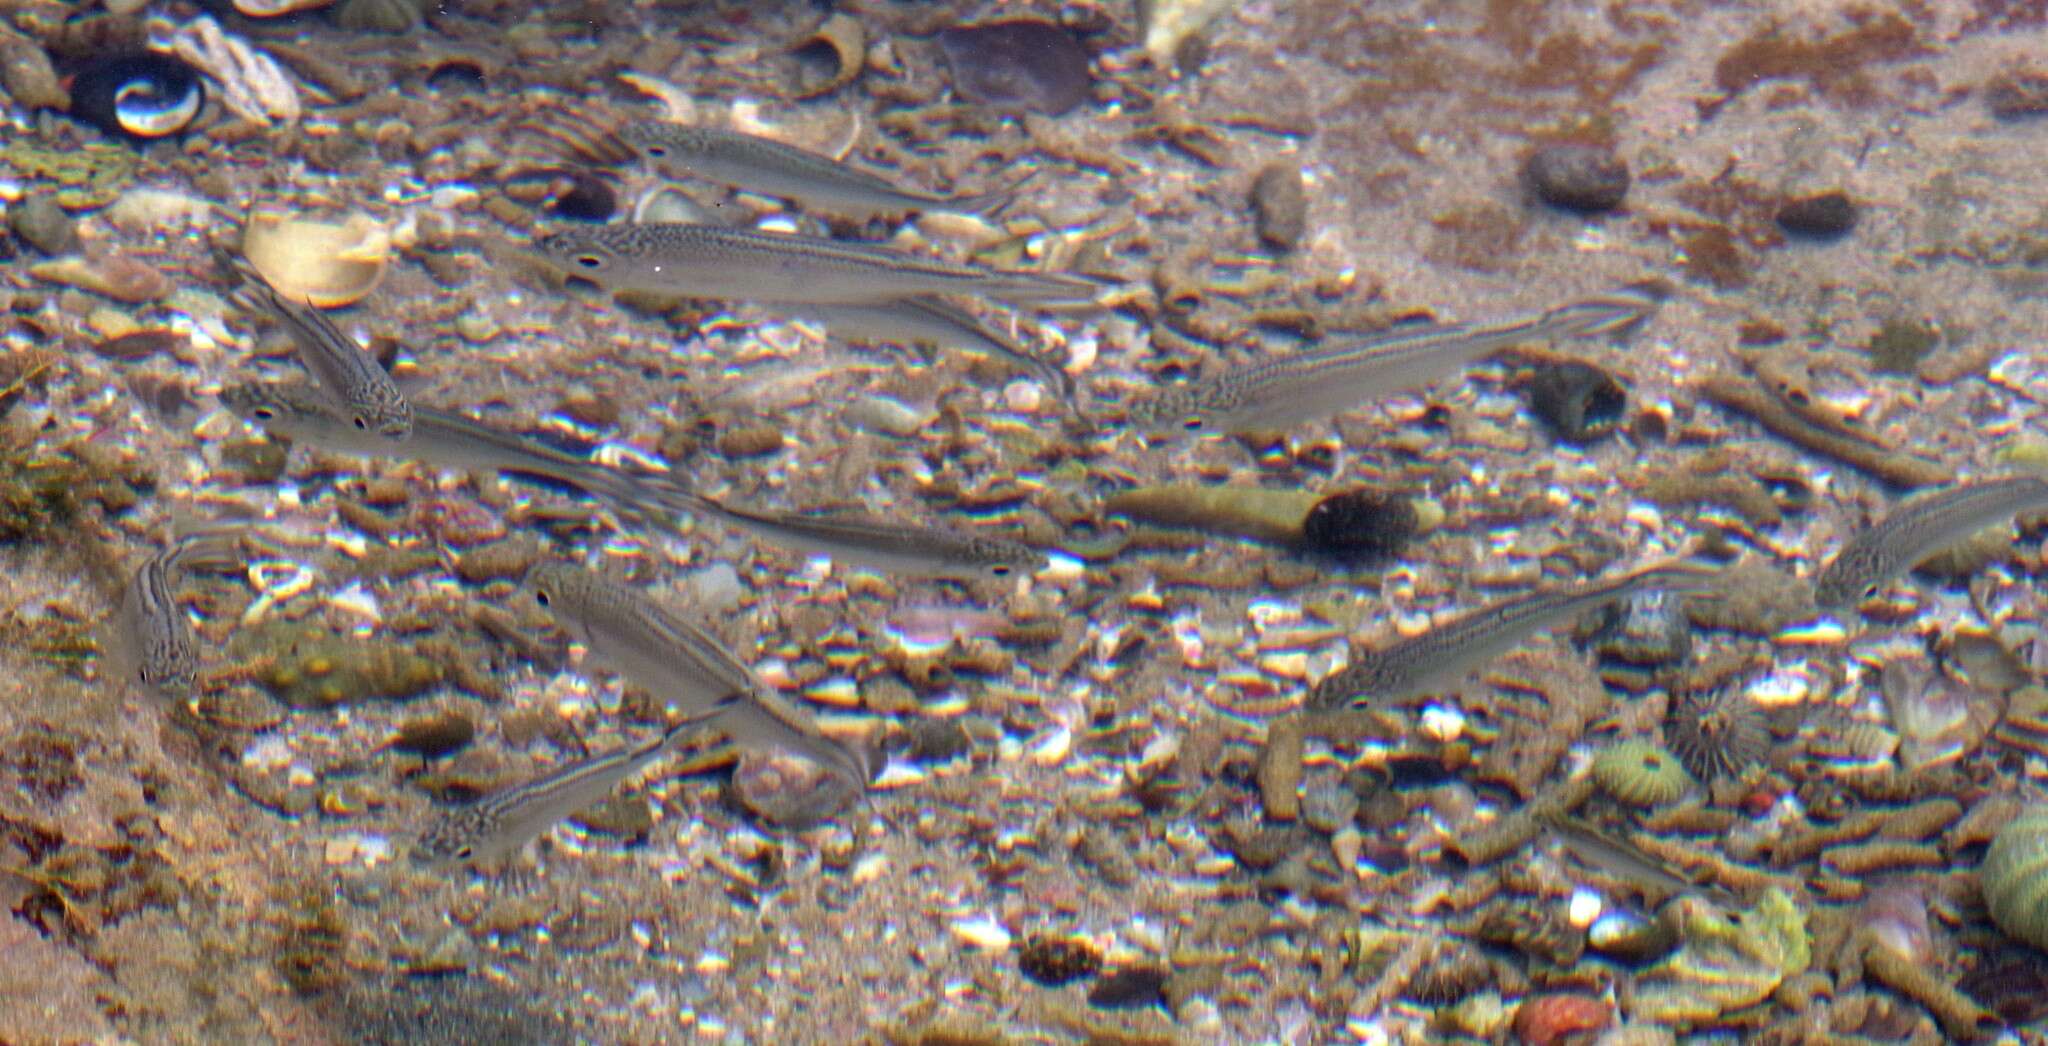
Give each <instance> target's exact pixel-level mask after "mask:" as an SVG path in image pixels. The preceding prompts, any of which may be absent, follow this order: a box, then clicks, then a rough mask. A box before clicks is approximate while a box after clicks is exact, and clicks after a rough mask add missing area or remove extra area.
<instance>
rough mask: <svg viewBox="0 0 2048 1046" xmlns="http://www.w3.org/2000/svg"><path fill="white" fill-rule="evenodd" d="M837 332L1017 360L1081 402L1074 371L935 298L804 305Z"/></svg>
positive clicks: (1073, 402) (1065, 397) (1075, 403)
mask: <svg viewBox="0 0 2048 1046" xmlns="http://www.w3.org/2000/svg"><path fill="white" fill-rule="evenodd" d="M803 311H804V312H805V313H806V314H807V315H811V316H814V317H816V318H818V319H820V320H822V321H824V323H825V325H826V326H828V327H831V328H832V330H833V331H834V332H836V333H838V334H839V335H840V336H841V337H849V336H850V337H854V338H858V339H874V340H878V341H892V342H897V343H900V344H903V343H907V344H914V345H936V346H938V347H939V348H942V349H960V350H964V351H967V352H978V353H982V354H984V355H989V356H995V357H997V358H999V359H1003V360H1007V361H1009V362H1011V363H1013V364H1016V365H1017V366H1018V367H1019V368H1021V369H1023V370H1024V371H1026V372H1027V373H1029V374H1030V375H1031V376H1032V377H1033V378H1036V379H1037V380H1038V382H1039V384H1042V385H1044V386H1045V387H1047V388H1049V389H1052V390H1053V391H1055V392H1057V393H1059V395H1060V398H1061V401H1062V402H1063V403H1065V404H1067V405H1068V406H1069V407H1070V408H1078V407H1079V406H1080V391H1079V390H1078V389H1077V388H1076V387H1075V385H1074V377H1073V375H1071V374H1068V373H1067V372H1066V371H1064V370H1061V369H1060V368H1059V366H1058V365H1057V364H1055V363H1054V362H1053V361H1051V360H1049V359H1046V358H1045V357H1043V356H1040V355H1037V354H1036V353H1033V352H1031V351H1029V350H1027V349H1025V348H1024V347H1023V346H1020V345H1018V344H1017V343H1015V342H1013V341H1011V340H1010V339H1008V338H1006V337H1004V336H1003V335H1001V334H999V333H997V332H995V331H994V330H991V329H990V328H989V327H988V326H987V325H986V324H984V323H982V322H981V321H980V320H978V319H976V318H974V316H973V315H971V314H969V313H968V312H967V311H966V310H964V309H961V308H959V307H958V306H955V305H953V304H951V303H949V302H945V301H942V300H940V299H937V298H905V299H903V300H902V301H892V302H884V303H882V304H879V305H816V306H812V307H811V308H809V309H806V310H803Z"/></svg>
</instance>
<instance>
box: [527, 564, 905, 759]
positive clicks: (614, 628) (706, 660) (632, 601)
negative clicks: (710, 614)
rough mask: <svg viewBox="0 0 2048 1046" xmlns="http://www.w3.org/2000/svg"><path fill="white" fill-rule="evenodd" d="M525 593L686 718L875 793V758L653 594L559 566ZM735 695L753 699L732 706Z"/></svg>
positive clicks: (544, 567)
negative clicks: (787, 701)
mask: <svg viewBox="0 0 2048 1046" xmlns="http://www.w3.org/2000/svg"><path fill="white" fill-rule="evenodd" d="M525 587H526V591H527V592H528V593H530V595H531V598H532V599H533V601H534V603H535V604H536V605H538V606H539V607H540V608H541V609H543V610H546V611H547V612H548V613H549V614H550V615H552V616H553V617H554V619H555V621H556V622H557V623H559V624H560V625H561V626H562V627H563V629H565V630H566V631H568V633H569V634H570V635H571V636H573V637H574V638H575V639H576V640H577V641H578V642H580V643H582V644H583V646H584V648H585V649H586V650H587V651H589V656H590V657H591V658H592V659H593V660H594V661H595V663H596V664H597V666H598V667H601V668H606V669H609V670H611V671H614V672H617V673H619V674H620V675H622V676H625V677H626V678H627V679H630V680H632V681H633V682H634V683H636V684H638V685H640V686H641V687H644V688H646V689H647V690H648V691H649V692H651V693H652V694H654V695H655V697H657V698H660V699H664V700H671V701H675V702H676V703H677V704H678V705H679V706H681V708H682V710H683V714H684V715H685V716H687V717H689V718H690V719H691V720H701V721H702V722H704V724H705V725H708V726H711V727H713V728H715V729H719V730H723V731H726V732H727V735H728V736H729V737H731V738H732V739H733V741H734V743H736V744H739V745H741V746H743V747H744V746H747V745H749V744H756V745H758V744H770V745H774V746H775V747H778V748H783V749H785V750H787V751H789V752H791V753H792V754H794V755H798V756H801V757H803V758H805V759H809V760H811V761H812V762H814V763H817V764H818V765H820V766H823V767H825V768H827V769H830V770H832V771H833V772H835V773H837V774H840V775H841V776H843V777H845V778H846V779H847V780H848V781H850V782H857V783H858V786H859V788H860V790H862V791H865V790H866V788H867V784H868V776H867V766H866V763H865V760H863V759H861V758H860V757H859V756H858V755H856V754H855V753H853V752H850V751H849V750H848V749H847V748H846V747H845V746H843V745H841V744H839V743H838V742H836V741H833V740H832V739H831V738H828V737H826V736H825V735H824V734H823V733H821V732H819V730H818V728H817V726H816V725H815V724H814V723H811V722H810V721H809V719H808V717H807V716H805V715H804V714H803V713H801V712H799V711H797V710H795V709H793V708H789V707H788V706H786V705H781V704H780V703H779V702H778V701H777V699H776V698H775V697H774V695H772V694H769V693H767V692H766V690H764V689H763V687H762V686H761V684H760V682H759V681H758V680H757V679H756V678H755V677H754V672H753V670H752V669H750V668H748V667H747V666H746V664H744V663H743V662H741V661H740V659H739V658H737V657H734V656H733V654H732V652H731V651H730V650H727V649H726V647H725V644H723V643H720V642H719V641H718V639H717V638H716V637H714V636H712V635H711V634H710V633H709V632H706V631H704V630H703V629H701V628H698V627H697V626H696V625H694V624H691V623H690V622H688V621H685V620H683V619H682V618H681V617H680V616H678V615H676V614H674V613H672V612H670V611H669V610H667V609H666V608H664V607H662V606H661V604H659V603H657V602H655V600H654V598H653V597H652V596H651V595H649V594H648V593H646V592H643V591H641V590H639V589H636V588H630V587H628V586H625V585H621V584H618V583H616V582H613V581H608V580H606V579H604V578H602V577H599V576H598V575H596V574H594V573H591V572H590V571H588V570H585V569H583V568H582V567H579V566H575V565H573V564H569V563H560V562H552V561H544V562H541V563H536V564H534V566H533V567H532V569H530V570H529V571H527V575H526V585H525ZM734 695H741V696H742V698H743V700H740V701H738V702H733V701H731V700H730V699H731V698H733V696H734Z"/></svg>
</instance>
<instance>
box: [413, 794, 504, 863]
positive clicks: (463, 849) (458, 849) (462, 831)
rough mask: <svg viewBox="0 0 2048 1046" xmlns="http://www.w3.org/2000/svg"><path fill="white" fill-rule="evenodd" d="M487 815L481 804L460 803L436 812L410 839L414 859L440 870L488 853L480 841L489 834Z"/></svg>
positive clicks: (484, 856)
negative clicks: (468, 804)
mask: <svg viewBox="0 0 2048 1046" xmlns="http://www.w3.org/2000/svg"><path fill="white" fill-rule="evenodd" d="M490 827H491V825H490V818H489V817H488V816H487V815H486V813H485V811H484V810H483V808H482V807H481V806H463V807H457V808H456V809H454V810H449V811H446V812H443V813H441V814H440V815H438V816H436V817H435V818H434V820H433V822H432V823H430V824H428V825H427V827H426V830H425V831H422V832H421V833H420V837H419V838H418V839H417V840H415V841H414V842H413V845H412V859H413V863H414V864H417V865H419V866H420V867H422V868H424V869H427V870H429V871H441V870H445V869H449V868H454V867H456V866H457V865H461V864H466V863H468V862H471V861H477V860H483V859H485V858H487V857H488V856H489V855H488V854H485V853H483V852H482V851H481V850H480V849H479V844H480V842H481V841H482V840H484V839H485V838H486V837H487V836H488V835H489V829H490Z"/></svg>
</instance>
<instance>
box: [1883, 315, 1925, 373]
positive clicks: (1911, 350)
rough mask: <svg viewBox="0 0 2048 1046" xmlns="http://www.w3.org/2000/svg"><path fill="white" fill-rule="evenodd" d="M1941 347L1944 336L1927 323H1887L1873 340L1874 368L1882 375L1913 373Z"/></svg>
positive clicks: (1895, 320)
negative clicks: (1928, 356)
mask: <svg viewBox="0 0 2048 1046" xmlns="http://www.w3.org/2000/svg"><path fill="white" fill-rule="evenodd" d="M1939 344H1941V335H1940V334H1939V333H1937V332H1936V331H1935V330H1934V328H1932V327H1929V326H1927V325H1926V324H1924V323H1915V322H1914V321H1912V320H1897V319H1894V320H1886V321H1884V325H1883V326H1881V327H1879V328H1878V329H1877V333H1876V334H1875V335H1874V336H1872V337H1871V339H1870V366H1871V369H1873V370H1876V371H1877V372H1879V373H1881V374H1911V373H1913V372H1914V369H1915V368H1916V367H1918V366H1919V365H1920V361H1921V360H1922V359H1924V358H1925V357H1926V356H1927V354H1928V353H1930V352H1933V351H1934V347H1935V346H1937V345H1939Z"/></svg>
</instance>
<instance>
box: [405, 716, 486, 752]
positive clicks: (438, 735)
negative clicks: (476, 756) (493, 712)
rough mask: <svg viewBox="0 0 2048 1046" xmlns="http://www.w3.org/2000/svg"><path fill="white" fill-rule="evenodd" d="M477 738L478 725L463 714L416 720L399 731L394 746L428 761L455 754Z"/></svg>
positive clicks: (407, 723)
mask: <svg viewBox="0 0 2048 1046" xmlns="http://www.w3.org/2000/svg"><path fill="white" fill-rule="evenodd" d="M475 739H476V723H474V722H472V721H471V720H470V718H469V717H468V716H466V715H463V714H462V713H461V712H448V713H445V714H443V715H437V716H433V717H431V718H427V719H414V720H411V721H409V722H406V723H405V724H403V725H401V726H400V727H399V728H398V736H397V737H395V738H393V739H392V740H391V747H393V748H396V749H398V750H399V751H401V752H411V753H412V754H414V755H418V756H424V757H426V758H428V759H434V758H438V757H440V756H444V755H454V754H455V753H457V752H460V751H462V750H463V749H464V748H467V747H469V743H470V742H471V741H473V740H475Z"/></svg>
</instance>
